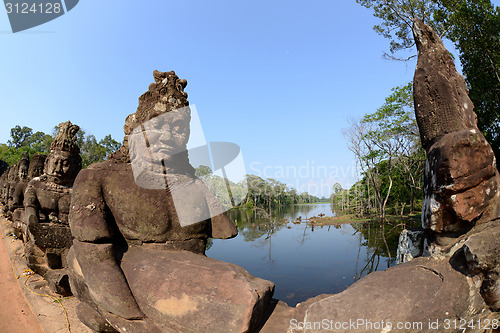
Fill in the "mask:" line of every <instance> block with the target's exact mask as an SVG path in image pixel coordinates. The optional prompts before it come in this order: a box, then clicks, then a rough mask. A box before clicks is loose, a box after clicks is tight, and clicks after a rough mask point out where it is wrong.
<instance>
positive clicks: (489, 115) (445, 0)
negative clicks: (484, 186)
mask: <svg viewBox="0 0 500 333" xmlns="http://www.w3.org/2000/svg"><path fill="white" fill-rule="evenodd" d="M439 2H440V3H441V5H442V6H441V9H440V11H439V14H438V15H437V18H438V19H439V20H440V21H441V22H442V23H443V25H444V26H445V28H446V29H447V34H446V36H447V37H448V38H449V39H451V40H452V41H453V42H454V44H455V47H456V48H457V50H458V51H459V53H460V62H461V63H462V68H463V73H464V76H465V80H466V82H467V85H468V88H469V96H470V98H471V100H472V102H473V103H474V106H475V110H474V111H475V112H476V114H477V116H478V127H479V129H480V130H481V131H483V133H484V135H485V137H486V139H487V140H488V141H489V142H490V144H491V146H492V148H493V150H494V151H495V155H496V157H497V161H498V159H499V157H500V7H496V6H493V5H492V4H491V1H490V0H467V1H466V0H440V1H439Z"/></svg>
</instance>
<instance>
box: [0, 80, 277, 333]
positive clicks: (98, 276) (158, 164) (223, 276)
mask: <svg viewBox="0 0 500 333" xmlns="http://www.w3.org/2000/svg"><path fill="white" fill-rule="evenodd" d="M153 76H154V79H155V82H154V83H152V84H151V85H150V86H149V90H148V91H147V92H146V93H144V94H143V95H142V96H141V97H140V98H139V106H138V108H137V111H136V112H135V113H133V114H131V115H129V116H128V117H127V118H126V121H125V126H124V132H125V138H124V141H123V146H122V147H121V148H120V150H118V151H116V152H115V153H113V154H111V155H110V156H108V159H107V160H106V161H104V162H101V163H96V164H93V165H91V166H89V167H88V168H86V169H83V170H81V158H80V155H79V148H78V146H77V144H76V137H75V135H76V132H77V131H78V126H76V125H73V124H71V123H70V122H66V123H62V124H60V125H59V133H58V135H57V136H56V138H55V140H54V142H53V144H52V145H51V152H50V154H49V155H48V156H43V155H34V156H32V157H31V160H29V158H28V156H27V155H23V158H22V159H21V160H20V161H19V162H18V164H17V165H16V166H12V167H11V168H10V169H9V171H8V172H6V173H5V174H6V176H4V177H3V178H2V181H1V186H2V202H3V204H4V209H5V211H6V215H7V216H8V217H9V218H10V219H11V220H12V222H13V223H12V229H11V230H10V232H12V233H14V234H16V235H17V236H18V237H20V238H22V239H23V240H24V252H25V257H26V260H27V264H28V267H29V268H31V269H32V270H33V271H35V272H36V273H38V274H40V275H41V276H43V277H44V278H45V279H46V280H47V281H48V284H49V287H50V288H51V289H52V290H53V291H54V292H57V293H60V294H63V295H69V294H71V293H72V294H74V295H75V296H76V297H77V298H78V299H79V300H80V304H79V306H78V308H77V315H78V317H79V318H80V320H81V321H82V322H83V323H84V324H86V325H87V326H88V327H90V328H92V329H93V330H95V331H98V332H116V331H123V332H125V331H126V332H159V331H164V332H172V331H178V332H201V331H214V330H222V331H235V332H236V331H247V330H248V329H253V328H255V327H256V326H257V325H259V323H260V321H261V318H262V316H263V312H264V310H265V308H266V307H267V306H268V304H269V301H270V299H271V297H272V294H273V291H274V284H273V283H272V282H270V281H266V280H262V279H259V278H256V277H253V276H252V275H250V274H249V273H248V272H247V271H245V270H244V269H243V268H241V267H239V266H237V265H234V264H230V263H226V262H222V261H218V260H215V259H211V258H207V257H206V256H205V255H204V253H205V247H206V243H207V239H208V238H209V237H213V238H231V237H234V236H235V235H236V234H237V229H236V226H235V224H234V223H233V222H232V221H231V220H230V219H229V218H228V217H227V216H226V215H225V214H224V208H223V207H222V205H221V204H220V203H219V202H218V201H217V200H216V199H215V197H214V196H213V195H212V194H211V193H210V191H209V190H208V188H207V187H206V186H205V185H204V183H203V182H202V181H201V180H200V179H198V178H197V177H196V176H195V174H194V172H195V170H194V168H193V167H192V166H191V165H190V163H189V159H188V154H187V141H188V139H189V133H190V130H189V124H190V109H189V106H188V105H189V103H188V100H187V93H185V92H184V87H185V86H186V81H185V80H181V79H179V78H178V77H177V75H176V74H175V73H174V72H158V71H154V73H153ZM27 170H29V171H27ZM35 170H36V171H35ZM42 170H43V171H42ZM221 325H222V326H221Z"/></svg>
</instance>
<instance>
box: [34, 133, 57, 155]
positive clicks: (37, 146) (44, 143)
mask: <svg viewBox="0 0 500 333" xmlns="http://www.w3.org/2000/svg"><path fill="white" fill-rule="evenodd" d="M53 141H54V138H53V137H52V136H51V135H49V134H45V133H44V132H40V131H38V132H36V133H34V134H33V135H32V136H31V137H30V138H29V140H28V142H29V146H30V147H31V148H33V149H34V150H35V151H37V152H40V153H44V154H48V153H50V145H51V144H52V142H53Z"/></svg>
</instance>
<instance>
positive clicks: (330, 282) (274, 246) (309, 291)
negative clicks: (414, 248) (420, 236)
mask: <svg viewBox="0 0 500 333" xmlns="http://www.w3.org/2000/svg"><path fill="white" fill-rule="evenodd" d="M319 214H325V216H335V212H333V211H332V208H331V205H330V204H328V203H326V204H315V205H293V206H288V207H283V208H281V209H280V210H275V211H273V212H272V213H271V214H268V213H266V212H265V211H263V210H262V211H260V210H257V211H255V210H251V209H234V210H231V211H229V212H228V215H229V217H230V218H231V219H232V220H233V221H235V222H236V223H237V225H238V231H239V234H238V236H237V237H235V238H233V239H229V240H220V239H214V240H211V244H209V246H210V247H209V249H208V250H207V253H206V254H207V256H209V257H211V258H216V259H219V260H223V261H227V262H231V263H234V264H237V265H240V266H241V267H243V268H245V269H246V270H247V271H249V272H250V273H251V274H252V275H255V276H258V277H260V278H263V279H266V280H270V281H273V282H274V283H275V285H276V289H275V293H274V298H277V299H280V300H282V301H284V302H286V303H287V304H288V305H290V306H295V305H296V304H297V303H300V302H302V301H305V300H306V299H308V298H310V297H314V296H317V295H319V294H325V293H328V294H333V293H338V292H341V291H343V290H345V289H346V288H347V287H349V286H350V285H351V284H353V283H354V282H356V281H357V280H358V279H360V278H361V277H363V276H365V275H367V274H369V273H370V272H373V271H377V270H384V269H386V268H388V267H389V266H392V265H394V263H395V256H396V249H397V242H398V237H399V233H400V232H401V230H402V227H401V226H397V227H394V225H390V224H387V223H386V224H384V225H382V224H381V223H380V222H378V221H371V222H364V223H345V224H339V225H330V226H328V225H325V226H322V227H321V226H318V225H316V226H315V225H313V224H311V223H309V222H308V221H305V220H306V219H308V218H310V217H312V216H318V215H319ZM299 217H301V220H302V221H301V222H300V221H298V218H299ZM294 221H295V222H294ZM383 230H384V232H382V231H383ZM389 253H390V256H389Z"/></svg>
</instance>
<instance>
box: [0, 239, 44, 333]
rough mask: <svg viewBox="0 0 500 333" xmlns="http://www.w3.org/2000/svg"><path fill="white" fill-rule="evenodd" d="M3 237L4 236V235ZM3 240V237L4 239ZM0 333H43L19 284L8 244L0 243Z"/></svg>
mask: <svg viewBox="0 0 500 333" xmlns="http://www.w3.org/2000/svg"><path fill="white" fill-rule="evenodd" d="M2 236H3V234H2ZM2 238H3V237H2ZM0 276H1V277H2V278H1V279H0V300H1V301H0V323H2V324H1V327H0V332H6V333H7V332H12V333H17V332H19V333H21V332H23V333H24V332H30V333H43V329H42V326H40V322H39V321H38V319H37V317H36V316H35V314H34V313H33V311H32V310H31V307H30V306H29V305H28V301H27V300H26V297H25V296H24V293H23V291H22V289H21V286H20V285H19V284H18V282H17V279H16V276H15V273H14V271H13V267H12V265H11V262H10V259H9V255H8V253H7V249H6V244H5V242H4V241H1V242H0Z"/></svg>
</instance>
